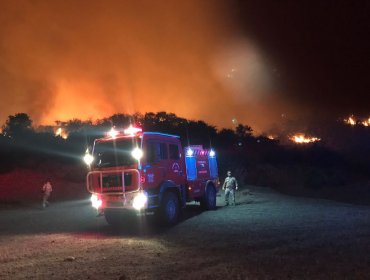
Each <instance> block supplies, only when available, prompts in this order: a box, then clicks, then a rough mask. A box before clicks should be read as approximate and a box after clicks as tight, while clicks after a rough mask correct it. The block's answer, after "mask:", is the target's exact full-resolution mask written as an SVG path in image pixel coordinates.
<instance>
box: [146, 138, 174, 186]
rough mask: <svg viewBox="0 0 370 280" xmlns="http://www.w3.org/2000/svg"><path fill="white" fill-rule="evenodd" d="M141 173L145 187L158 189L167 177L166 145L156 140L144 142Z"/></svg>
mask: <svg viewBox="0 0 370 280" xmlns="http://www.w3.org/2000/svg"><path fill="white" fill-rule="evenodd" d="M143 171H144V176H145V185H146V186H147V187H148V188H156V187H158V186H159V185H160V184H161V183H162V182H163V181H164V180H166V178H167V176H168V150H167V145H166V143H161V142H160V141H158V140H148V141H146V142H144V160H143Z"/></svg>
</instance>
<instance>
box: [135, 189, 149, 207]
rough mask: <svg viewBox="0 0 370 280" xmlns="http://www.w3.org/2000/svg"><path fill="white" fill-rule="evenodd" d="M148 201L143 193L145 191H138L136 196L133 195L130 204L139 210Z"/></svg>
mask: <svg viewBox="0 0 370 280" xmlns="http://www.w3.org/2000/svg"><path fill="white" fill-rule="evenodd" d="M147 202H148V197H147V196H146V195H145V193H142V192H141V193H139V194H138V195H137V196H135V198H134V201H133V202H132V206H133V207H134V208H135V209H136V210H141V209H143V208H144V207H145V206H146V203H147Z"/></svg>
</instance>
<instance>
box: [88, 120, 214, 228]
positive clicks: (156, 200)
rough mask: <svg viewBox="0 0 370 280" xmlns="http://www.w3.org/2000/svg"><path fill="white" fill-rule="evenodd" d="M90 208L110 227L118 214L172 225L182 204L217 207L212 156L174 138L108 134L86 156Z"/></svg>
mask: <svg viewBox="0 0 370 280" xmlns="http://www.w3.org/2000/svg"><path fill="white" fill-rule="evenodd" d="M84 159H85V162H86V163H87V164H88V165H89V166H90V172H89V173H88V174H87V177H86V184H87V190H88V191H89V192H91V193H92V196H91V201H92V205H93V206H94V207H95V208H96V209H98V212H99V214H104V216H105V218H106V220H107V222H108V223H109V224H111V225H118V224H121V223H122V215H121V214H122V212H127V211H129V212H136V213H139V214H155V215H159V217H160V219H161V221H162V222H163V223H165V224H174V223H176V222H177V221H178V219H179V214H180V211H181V209H182V208H184V207H185V206H186V203H187V202H190V201H199V202H200V205H201V206H202V207H203V208H204V209H207V210H210V209H214V208H215V207H216V193H217V192H218V189H219V183H218V170H217V160H216V156H215V152H214V151H213V150H212V149H209V150H206V149H203V147H202V146H201V145H199V146H188V147H185V148H184V149H183V148H182V146H181V142H180V137H179V136H176V135H170V134H164V133H158V132H143V131H142V130H141V129H139V128H135V127H132V126H130V127H129V128H128V129H125V130H124V131H122V132H119V131H116V130H114V129H112V130H111V131H110V132H109V134H107V136H106V137H104V138H101V139H96V140H95V141H94V146H93V149H92V151H91V153H87V154H86V155H85V158H84Z"/></svg>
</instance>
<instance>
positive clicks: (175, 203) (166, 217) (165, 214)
mask: <svg viewBox="0 0 370 280" xmlns="http://www.w3.org/2000/svg"><path fill="white" fill-rule="evenodd" d="M160 212H161V222H162V223H163V224H164V225H173V224H176V223H177V222H178V219H179V212H180V207H179V200H178V198H177V196H176V194H175V193H173V192H165V193H164V195H163V200H162V204H161V209H160Z"/></svg>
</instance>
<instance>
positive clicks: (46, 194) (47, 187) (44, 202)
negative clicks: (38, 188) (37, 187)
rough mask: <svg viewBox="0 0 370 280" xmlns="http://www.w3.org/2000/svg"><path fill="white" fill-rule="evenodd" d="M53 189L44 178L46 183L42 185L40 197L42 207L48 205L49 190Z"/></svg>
mask: <svg viewBox="0 0 370 280" xmlns="http://www.w3.org/2000/svg"><path fill="white" fill-rule="evenodd" d="M52 191H53V187H52V186H51V183H50V181H49V180H46V183H45V184H44V185H43V186H42V192H43V194H44V195H43V198H42V208H45V207H46V206H49V201H48V199H49V197H50V194H51V192H52Z"/></svg>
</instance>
